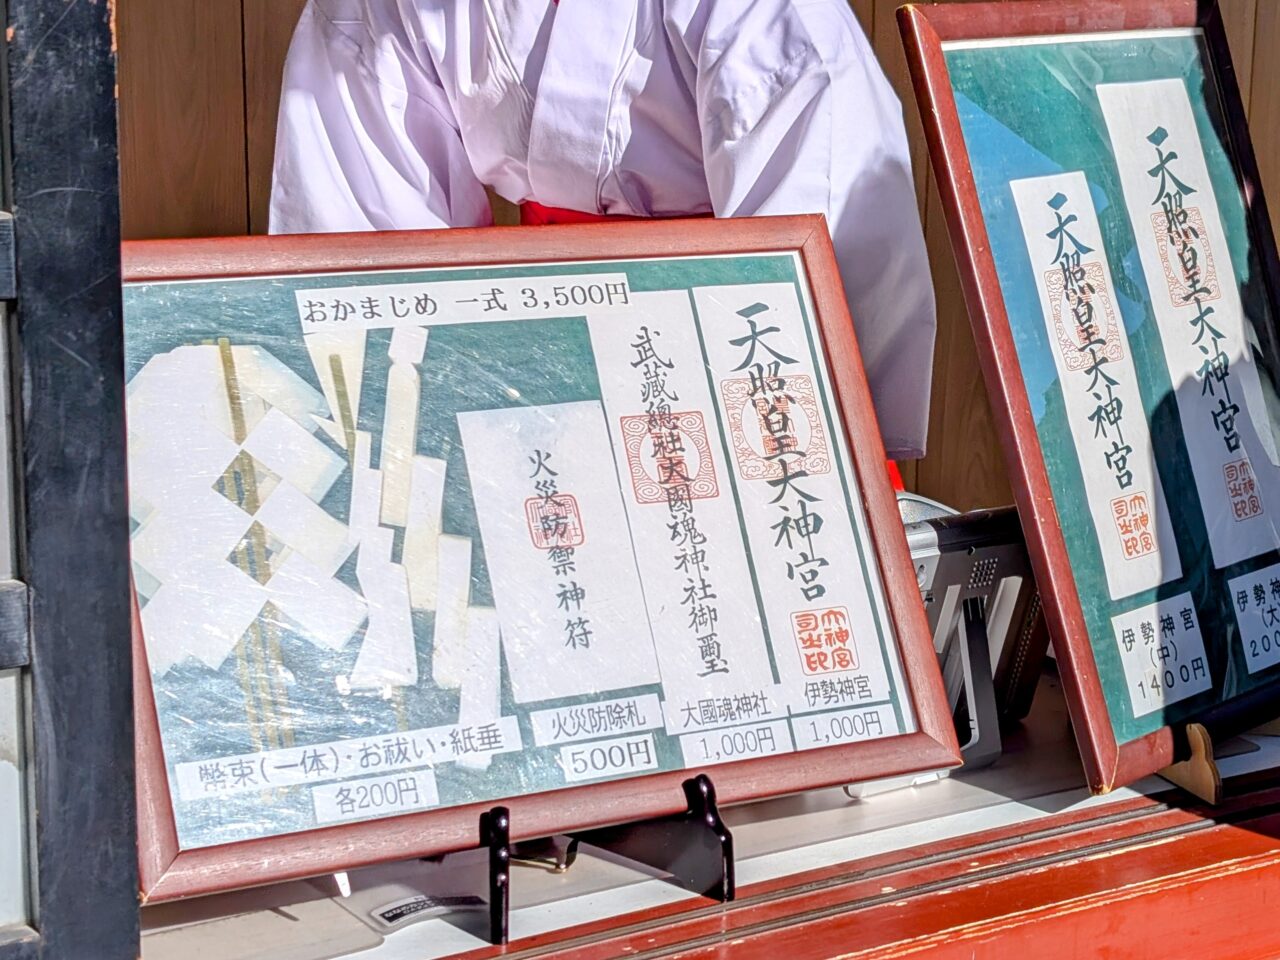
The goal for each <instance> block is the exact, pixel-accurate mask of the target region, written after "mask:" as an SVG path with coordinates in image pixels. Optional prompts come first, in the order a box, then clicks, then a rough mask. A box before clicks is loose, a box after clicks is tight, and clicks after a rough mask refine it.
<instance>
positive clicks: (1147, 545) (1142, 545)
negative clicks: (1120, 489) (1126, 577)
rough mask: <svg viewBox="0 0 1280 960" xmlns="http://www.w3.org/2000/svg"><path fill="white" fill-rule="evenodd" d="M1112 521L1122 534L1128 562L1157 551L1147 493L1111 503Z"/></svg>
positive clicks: (1130, 495) (1118, 498) (1121, 538)
mask: <svg viewBox="0 0 1280 960" xmlns="http://www.w3.org/2000/svg"><path fill="white" fill-rule="evenodd" d="M1111 519H1113V520H1114V521H1115V524H1116V532H1117V533H1118V534H1120V545H1121V546H1122V547H1123V548H1124V558H1125V559H1126V560H1136V559H1137V558H1138V557H1145V556H1146V555H1147V554H1149V553H1155V551H1156V537H1155V532H1154V531H1153V530H1152V527H1151V504H1150V501H1148V500H1147V495H1146V494H1145V493H1131V494H1129V495H1128V496H1126V497H1117V498H1116V499H1114V500H1112V501H1111Z"/></svg>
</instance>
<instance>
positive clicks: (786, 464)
mask: <svg viewBox="0 0 1280 960" xmlns="http://www.w3.org/2000/svg"><path fill="white" fill-rule="evenodd" d="M693 297H694V303H695V304H696V306H697V310H698V317H699V320H700V321H701V324H702V331H703V340H704V343H705V348H706V355H707V360H708V363H709V365H710V367H711V372H712V376H713V378H714V381H715V385H716V388H715V392H716V397H715V400H716V403H717V405H718V406H719V408H720V409H719V412H720V414H721V416H722V417H723V422H724V427H725V430H726V432H727V434H728V440H729V445H730V448H731V450H732V456H733V463H732V465H731V467H730V469H732V470H733V471H734V473H735V475H736V481H737V489H738V495H739V499H740V503H741V505H742V521H743V524H744V526H745V528H746V533H747V538H748V541H749V543H750V546H751V555H752V557H753V558H754V559H755V565H756V573H757V577H758V582H759V590H760V597H761V600H762V601H763V603H764V610H765V616H766V619H767V622H768V625H769V639H770V641H771V644H772V646H773V652H774V659H775V662H776V663H777V667H778V672H779V675H780V678H781V682H782V685H783V689H784V690H785V691H786V693H785V696H786V698H787V701H788V703H789V705H790V706H791V708H792V709H793V710H806V709H809V708H810V705H811V704H812V703H813V702H814V701H815V700H816V699H818V698H819V697H820V696H825V695H824V694H823V693H822V691H824V690H832V689H835V690H849V691H852V693H851V695H850V697H849V699H847V700H845V702H843V703H841V704H840V706H845V707H852V706H856V705H858V704H859V703H861V702H865V703H875V702H878V701H884V700H888V699H889V698H890V696H891V694H892V688H891V683H890V671H889V664H888V663H887V662H886V660H885V657H884V653H883V651H882V648H881V645H880V637H879V632H878V631H877V629H876V622H877V620H879V622H880V624H881V625H882V628H883V630H884V631H885V633H886V634H887V635H888V638H887V639H888V643H889V644H890V645H891V644H892V643H893V642H894V641H893V638H892V633H891V627H890V625H889V620H888V617H887V616H885V614H884V610H883V608H878V604H877V603H876V601H875V599H874V598H873V597H872V596H871V594H870V593H869V591H868V583H867V579H868V573H867V572H866V571H864V569H863V567H862V565H861V564H860V563H859V561H858V545H857V535H856V534H855V532H854V528H853V524H852V522H851V519H850V515H849V508H848V506H847V505H846V502H845V491H844V486H843V484H842V482H841V476H840V465H841V463H842V462H843V464H844V467H845V470H846V475H847V476H848V477H850V478H852V475H853V471H852V468H851V466H850V465H849V463H848V459H847V456H846V455H845V453H844V444H843V439H842V437H841V436H840V435H839V433H838V431H839V426H838V425H837V424H836V423H834V422H832V420H831V419H830V417H829V416H828V414H827V411H826V410H825V409H824V404H823V392H822V390H821V386H822V382H821V381H822V377H823V371H820V370H818V369H815V366H814V361H813V355H812V352H811V350H810V343H809V338H808V337H807V336H806V334H805V327H804V318H803V314H802V313H801V309H800V301H799V299H798V298H797V296H796V290H795V286H794V285H793V284H790V283H768V284H743V285H739V286H731V287H703V288H697V289H695V290H694V291H693ZM853 502H854V504H855V507H854V509H855V510H856V509H858V507H857V506H856V505H857V503H858V495H857V493H856V492H855V493H854V495H853ZM877 576H878V573H877V572H876V571H875V570H874V569H872V570H871V571H870V577H871V578H872V579H874V578H876V577H877ZM903 711H904V713H905V714H906V717H907V720H906V722H907V725H908V727H909V728H912V729H914V722H913V720H912V718H911V714H910V706H909V704H908V703H907V702H906V701H905V700H904V702H903Z"/></svg>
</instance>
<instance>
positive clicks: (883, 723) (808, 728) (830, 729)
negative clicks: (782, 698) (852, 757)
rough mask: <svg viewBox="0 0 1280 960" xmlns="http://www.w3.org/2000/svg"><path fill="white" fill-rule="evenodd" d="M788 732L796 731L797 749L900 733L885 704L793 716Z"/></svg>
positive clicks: (853, 741)
mask: <svg viewBox="0 0 1280 960" xmlns="http://www.w3.org/2000/svg"><path fill="white" fill-rule="evenodd" d="M791 729H792V730H793V731H794V732H795V738H796V749H797V750H813V749H816V748H817V747H834V746H836V745H838V744H841V743H857V742H859V741H862V740H876V739H879V738H880V737H892V736H895V735H897V734H899V733H901V732H902V731H901V729H900V728H899V727H898V720H897V717H895V716H894V713H893V708H892V707H891V706H889V705H888V704H883V705H880V706H875V707H866V708H864V709H862V710H840V711H838V712H836V713H819V714H813V715H811V716H807V717H804V718H800V717H795V718H793V719H792V720H791Z"/></svg>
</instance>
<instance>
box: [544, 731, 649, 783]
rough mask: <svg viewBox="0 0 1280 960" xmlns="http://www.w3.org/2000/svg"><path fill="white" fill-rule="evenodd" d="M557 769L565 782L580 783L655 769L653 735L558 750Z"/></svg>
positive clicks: (569, 746)
mask: <svg viewBox="0 0 1280 960" xmlns="http://www.w3.org/2000/svg"><path fill="white" fill-rule="evenodd" d="M560 766H561V768H562V769H563V770H564V780H565V783H583V782H585V781H587V780H600V779H602V778H604V777H619V776H622V775H624V774H628V773H640V772H642V771H644V770H656V769H657V768H658V751H657V748H656V747H655V746H654V744H653V734H651V733H646V734H644V735H642V736H639V737H621V738H619V739H617V740H594V741H592V742H591V743H574V744H569V745H568V746H564V747H561V748H560Z"/></svg>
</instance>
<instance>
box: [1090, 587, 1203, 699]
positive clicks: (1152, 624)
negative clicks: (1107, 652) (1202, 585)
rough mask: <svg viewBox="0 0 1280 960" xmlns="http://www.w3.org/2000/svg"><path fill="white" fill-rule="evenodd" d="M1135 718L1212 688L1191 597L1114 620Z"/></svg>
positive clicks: (1173, 599) (1166, 601)
mask: <svg viewBox="0 0 1280 960" xmlns="http://www.w3.org/2000/svg"><path fill="white" fill-rule="evenodd" d="M1111 625H1112V628H1113V629H1114V630H1115V635H1116V644H1117V646H1118V647H1119V650H1120V659H1121V661H1122V662H1123V664H1124V678H1125V682H1126V685H1127V686H1128V688H1129V702H1130V703H1131V704H1132V705H1133V715H1134V716H1135V717H1141V716H1145V715H1146V714H1148V713H1151V712H1153V711H1155V710H1159V709H1160V708H1161V707H1164V706H1167V705H1168V704H1171V703H1177V702H1178V701H1179V700H1185V699H1186V698H1187V697H1190V696H1194V695H1195V694H1197V693H1200V692H1202V691H1204V690H1208V689H1209V688H1210V687H1211V686H1213V679H1212V678H1211V677H1210V676H1209V664H1208V660H1207V658H1206V657H1205V653H1204V638H1203V637H1201V635H1200V621H1199V620H1198V619H1197V618H1196V608H1195V604H1194V603H1193V602H1192V600H1191V594H1189V593H1181V594H1179V595H1178V596H1176V597H1165V598H1163V599H1161V600H1157V601H1156V602H1155V603H1152V604H1148V605H1147V606H1145V607H1139V608H1138V609H1137V610H1130V611H1129V612H1128V613H1123V614H1121V615H1120V616H1118V617H1112V618H1111Z"/></svg>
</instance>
